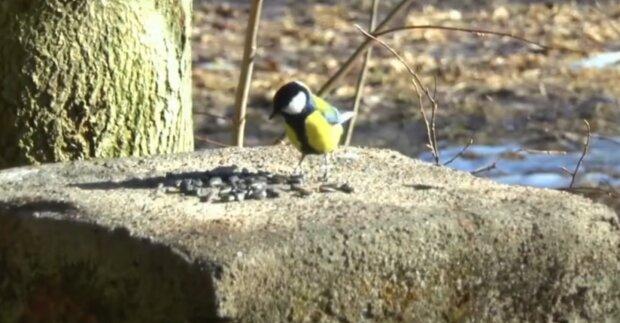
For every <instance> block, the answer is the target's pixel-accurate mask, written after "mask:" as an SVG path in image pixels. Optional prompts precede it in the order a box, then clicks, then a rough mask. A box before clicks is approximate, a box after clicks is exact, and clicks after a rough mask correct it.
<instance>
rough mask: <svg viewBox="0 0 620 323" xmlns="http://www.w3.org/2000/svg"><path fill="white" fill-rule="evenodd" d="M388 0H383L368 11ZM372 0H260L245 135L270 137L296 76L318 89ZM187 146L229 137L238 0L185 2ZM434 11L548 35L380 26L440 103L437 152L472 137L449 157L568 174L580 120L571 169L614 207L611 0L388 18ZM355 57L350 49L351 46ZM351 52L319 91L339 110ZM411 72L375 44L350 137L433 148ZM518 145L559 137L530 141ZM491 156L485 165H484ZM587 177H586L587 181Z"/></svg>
mask: <svg viewBox="0 0 620 323" xmlns="http://www.w3.org/2000/svg"><path fill="white" fill-rule="evenodd" d="M398 2H399V1H394V0H383V1H380V6H379V8H380V9H379V16H378V21H379V22H380V21H381V20H382V19H383V17H385V15H386V14H387V13H388V12H389V11H390V10H391V8H393V7H394V6H395V5H396V4H397V3H398ZM371 3H372V1H370V0H356V1H335V0H324V1H303V2H302V1H287V0H266V1H265V3H264V8H263V14H262V20H261V24H260V29H259V38H258V44H259V45H258V46H259V47H258V57H257V58H256V61H255V69H254V76H253V82H252V88H251V97H250V102H249V107H248V116H247V126H246V145H248V146H259V145H271V144H273V143H274V141H275V140H276V139H277V138H278V137H279V136H280V135H281V134H282V132H283V126H282V124H281V122H280V120H273V121H270V120H268V119H267V117H268V114H269V111H270V109H271V98H272V96H273V94H274V92H275V90H277V89H278V87H279V86H281V85H282V84H283V83H285V82H287V81H289V80H292V79H297V80H301V81H303V82H305V83H306V84H308V85H309V86H310V87H311V88H312V89H314V90H318V89H319V88H320V87H321V85H323V84H324V82H325V81H327V79H328V78H329V77H330V76H331V75H332V74H333V73H334V72H335V71H336V70H337V69H338V67H339V66H340V65H341V64H342V62H344V61H345V60H346V59H347V58H348V57H349V55H350V54H351V53H352V52H353V51H354V50H355V48H357V46H358V45H359V44H360V43H361V42H362V41H363V40H364V36H363V35H361V34H360V33H359V31H357V30H356V28H355V26H354V24H360V25H361V26H363V27H365V28H366V29H367V28H368V21H369V16H370V10H371V9H370V7H371ZM194 9H195V12H194V31H193V37H194V42H193V50H194V58H193V60H194V61H193V77H194V113H195V114H194V119H195V120H194V121H195V126H194V127H195V136H196V148H197V149H204V148H215V147H219V146H222V145H227V144H230V143H231V140H232V133H231V127H232V124H231V120H232V117H233V115H234V108H233V105H234V98H235V89H236V86H237V80H238V77H239V66H240V63H241V57H242V54H243V42H244V33H245V29H246V24H247V17H248V13H249V1H234V0H231V1H200V0H196V1H195V3H194ZM402 25H443V26H453V27H466V28H474V29H490V30H496V31H503V32H510V33H513V34H515V35H519V36H522V37H525V38H527V39H529V40H533V41H536V42H538V43H541V44H545V45H549V46H553V47H557V48H558V49H551V50H544V49H541V48H539V47H536V46H533V45H530V44H527V43H524V42H520V41H518V40H515V39H510V38H506V37H497V36H491V35H486V36H481V35H476V34H471V33H462V32H451V31H440V30H410V31H401V32H398V33H395V34H393V35H389V36H386V37H384V38H383V39H384V40H385V41H386V42H387V43H388V44H390V45H391V46H393V47H394V48H395V49H396V50H397V51H398V52H399V53H400V54H401V55H402V56H403V57H404V58H405V59H406V60H407V61H408V63H409V64H410V65H412V66H413V67H414V68H416V69H417V71H418V73H419V74H420V76H422V77H423V81H424V82H425V84H426V85H427V86H428V87H430V88H431V89H433V88H434V84H435V82H436V97H437V101H438V103H439V110H438V115H437V136H438V141H439V147H440V148H441V150H440V152H441V160H442V161H443V162H445V161H447V160H449V159H450V158H452V157H453V156H454V155H456V154H457V153H458V152H459V151H461V150H462V148H463V146H464V145H466V144H467V143H468V142H469V141H470V140H471V139H473V141H474V144H473V145H472V146H471V147H469V148H468V150H467V151H466V152H465V153H464V154H463V155H462V156H461V157H460V158H458V159H457V160H455V161H454V162H453V163H451V164H450V165H449V166H450V167H454V168H458V169H461V170H465V171H476V170H479V169H481V168H485V167H486V168H491V169H489V170H488V171H484V172H479V173H478V174H477V175H478V176H485V177H491V178H493V179H495V180H497V181H499V182H502V183H507V184H519V185H531V186H537V187H548V188H558V189H561V188H566V187H568V186H569V184H570V181H571V176H570V175H567V174H565V173H564V172H563V171H562V169H561V168H562V167H566V168H567V169H569V170H572V169H574V168H575V164H576V163H577V161H578V159H579V158H580V155H581V152H582V149H583V145H584V141H585V138H586V134H587V131H586V128H585V125H584V122H583V119H586V120H588V121H589V123H590V125H591V127H592V136H591V142H590V151H589V153H588V155H587V156H586V158H585V160H584V163H583V165H582V167H581V169H580V173H579V176H577V181H576V185H575V186H577V187H581V188H582V189H581V192H582V193H585V194H586V195H590V196H594V197H596V198H597V199H599V200H603V201H604V202H605V201H606V202H607V203H608V204H611V205H613V204H614V203H616V208H618V206H617V204H618V203H620V202H618V196H619V195H618V194H617V193H618V191H619V190H620V123H619V122H620V2H619V1H519V0H514V1H507V0H506V1H491V0H487V1H484V0H477V1H474V0H472V1H467V0H466V1H461V0H458V1H457V0H449V1H414V2H413V4H412V5H411V6H410V7H409V9H408V10H407V11H405V12H404V14H403V15H401V16H400V17H399V18H397V19H396V20H395V21H394V22H393V23H392V24H391V26H402ZM360 62H361V59H360ZM359 65H361V64H358V66H357V67H356V68H355V69H354V70H353V71H352V72H351V73H349V74H348V75H347V76H346V77H345V78H344V79H343V80H342V81H341V82H340V83H338V84H337V85H336V87H335V89H334V91H332V92H331V93H330V94H329V95H326V96H325V98H326V99H327V100H328V101H329V102H331V103H333V104H334V105H336V106H338V107H340V108H341V109H345V110H350V109H352V105H353V98H354V95H355V85H356V80H357V77H358V73H359V67H360V66H359ZM417 100H418V99H417V96H416V94H415V93H414V92H413V90H412V88H411V83H410V80H409V75H408V74H407V72H406V71H405V69H404V68H403V67H402V66H401V64H400V63H399V62H398V61H397V60H396V59H395V58H394V57H393V56H392V55H391V54H390V53H389V52H387V51H386V50H384V49H383V48H380V47H377V46H375V50H374V52H373V58H372V60H371V61H370V63H369V72H368V78H367V82H366V87H365V90H364V95H363V99H362V104H361V111H360V114H359V116H358V121H357V127H356V129H355V133H354V135H353V140H352V144H353V145H356V146H370V147H380V148H390V149H394V150H397V151H400V152H401V153H403V154H406V155H408V156H411V157H414V158H422V159H424V160H429V161H430V160H431V155H430V154H429V153H428V150H427V148H426V142H427V139H426V129H425V127H424V123H423V120H422V118H421V115H420V112H419V108H418V103H417ZM524 149H529V150H546V151H563V152H566V154H558V153H551V154H550V153H532V152H525V151H523V150H524ZM490 165H495V167H487V166H490ZM584 187H585V188H595V189H585V188H584Z"/></svg>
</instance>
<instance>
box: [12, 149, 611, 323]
mask: <svg viewBox="0 0 620 323" xmlns="http://www.w3.org/2000/svg"><path fill="white" fill-rule="evenodd" d="M297 158H298V155H297V153H296V152H295V151H293V150H292V149H291V148H290V147H286V146H280V147H269V148H252V149H232V148H231V149H221V150H211V151H205V152H198V153H194V154H183V155H175V156H161V157H155V158H140V159H122V160H101V161H91V162H74V163H65V164H53V165H46V166H37V167H26V168H17V169H9V170H4V171H0V232H1V233H2V235H0V271H4V274H0V277H4V278H0V298H4V299H9V298H8V297H9V296H10V297H11V298H10V300H11V302H5V303H3V305H0V318H3V317H4V318H7V317H8V318H19V317H20V315H22V316H23V315H25V314H24V312H25V311H26V310H28V309H30V308H32V307H33V305H32V304H38V303H37V302H36V301H33V300H32V299H33V297H34V298H35V299H36V297H39V296H33V295H30V294H29V293H31V291H33V290H40V289H43V290H45V291H47V292H46V293H43V295H44V296H47V298H45V297H43V298H44V299H59V297H58V294H60V295H62V298H61V299H63V300H64V299H66V301H65V303H67V304H71V306H73V308H74V310H73V311H72V313H82V314H83V315H91V316H93V317H100V318H101V317H102V318H105V319H112V320H113V319H118V318H130V319H131V318H138V319H148V320H150V321H159V320H164V321H165V320H166V317H165V316H166V313H172V314H170V315H171V316H170V317H172V318H173V319H175V320H188V321H202V320H205V319H208V320H214V319H216V318H219V319H232V320H234V321H247V322H256V321H264V322H275V321H284V320H291V321H304V320H305V321H316V320H323V321H396V320H405V321H463V320H465V321H497V322H504V321H512V320H514V321H524V320H526V321H543V320H548V319H551V320H563V319H567V320H569V321H575V320H579V319H582V320H594V321H600V320H603V319H607V320H610V321H614V320H620V262H619V258H620V234H619V233H620V230H619V228H618V221H617V218H616V215H615V214H614V213H613V212H612V211H611V210H609V209H607V208H606V207H604V206H602V205H598V204H592V203H591V202H589V201H588V200H586V199H584V198H581V197H578V196H573V195H570V194H568V193H563V192H558V191H552V190H541V189H533V188H524V187H510V186H504V185H498V184H495V183H493V182H491V181H488V180H484V179H478V178H475V177H473V176H470V175H469V174H466V173H462V172H457V171H453V170H449V169H446V168H441V167H435V166H432V165H429V164H426V163H422V162H419V161H416V160H412V159H409V158H407V157H405V156H403V155H401V154H399V153H396V152H393V151H389V150H377V149H362V148H349V149H343V150H340V151H338V152H337V153H336V156H335V158H334V168H333V169H332V172H331V174H332V176H331V179H330V181H331V182H336V183H345V182H348V183H349V184H350V186H352V187H353V188H354V192H353V193H350V194H347V193H343V192H331V193H322V192H319V186H320V185H321V184H322V183H321V182H320V180H319V178H320V177H321V174H322V173H321V170H320V164H321V162H322V160H321V158H318V157H316V158H313V157H310V158H308V160H307V162H308V163H307V164H306V165H305V169H306V171H307V172H308V174H307V175H308V176H309V180H308V181H307V182H306V183H305V184H304V186H305V188H306V189H308V190H309V191H311V192H312V194H310V195H308V196H303V197H302V196H301V195H299V194H295V193H294V192H283V194H281V195H280V197H279V198H275V199H264V200H245V201H243V202H229V203H204V202H201V201H200V199H199V198H197V197H191V196H186V195H183V194H177V193H174V192H164V191H163V190H162V189H161V187H160V188H159V189H158V188H157V183H158V181H160V180H161V179H162V178H163V177H164V176H165V174H166V173H167V172H175V173H179V172H187V173H188V174H196V172H204V171H207V170H211V169H214V168H216V167H221V166H231V165H236V166H238V167H239V168H243V167H245V168H248V169H249V170H250V171H258V170H264V171H270V172H275V173H281V174H288V173H290V172H291V171H292V170H293V168H294V166H295V162H296V160H297ZM49 219H54V221H50V220H49ZM55 223H56V224H55ZM47 228H50V229H47ZM69 236H70V237H71V238H62V237H69ZM82 241H83V243H82ZM123 246H126V247H123ZM153 250H155V251H153ZM33 259H34V260H33ZM132 260H135V261H137V262H138V263H146V264H148V265H145V266H138V267H135V266H134V267H132V263H134V262H135V261H132ZM67 264H73V266H70V268H72V270H73V271H74V272H73V274H71V275H67V274H66V271H67V270H68V269H67V268H68V266H67ZM76 264H77V265H76ZM129 267H130V268H131V269H130V268H129ZM32 268H35V269H36V270H34V271H33V270H32ZM41 268H45V270H43V269H41ZM119 272H128V273H129V275H130V277H134V278H135V279H132V280H127V279H124V280H123V278H122V277H123V276H122V275H121V276H119V277H116V276H115V275H113V274H111V273H119ZM6 273H11V275H7V274H6ZM16 273H21V274H20V275H18V274H16ZM37 275H39V276H37ZM7 277H8V278H7ZM41 277H43V278H46V279H43V278H41ZM49 277H53V278H54V279H53V281H54V284H55V285H53V287H54V288H55V289H52V290H54V291H55V292H54V293H56V294H54V293H52V292H49V290H50V287H49V286H47V285H46V283H45V281H48V280H49ZM111 282H114V283H115V284H116V285H113V286H116V287H114V288H112V287H109V285H110V284H111ZM132 282H133V283H132ZM192 282H195V283H194V284H192ZM126 284H133V285H131V288H129V287H127V286H126ZM119 285H120V286H121V287H119ZM42 286H43V287H42ZM76 286H78V287H79V288H78V287H76ZM153 286H155V288H154V287H153ZM120 290H122V292H121V291H120ZM15 291H19V292H15ZM48 294H49V295H48ZM16 295H17V296H16ZM37 295H38V294H37ZM50 295H51V296H50ZM54 295H56V296H54ZM84 295H99V296H98V297H91V298H92V299H88V302H86V301H84V299H85V296H84ZM110 295H113V296H110ZM52 296H54V297H52ZM127 299H129V300H132V302H126V300H127ZM145 299H148V301H146V300H145ZM102 300H105V302H103V301H102ZM141 300H142V301H141ZM101 303H103V304H104V305H101ZM6 304H9V305H6ZM63 304H64V303H63ZM67 306H68V305H67ZM149 307H152V308H153V316H152V317H149V316H148V315H149V311H148V308H149ZM56 308H58V306H56ZM162 308H165V309H168V310H167V311H164V310H162ZM75 309H79V311H78V310H75ZM136 313H139V314H136ZM52 314H53V315H59V314H57V313H55V312H50V314H49V315H52ZM173 314H174V316H173ZM123 315H124V316H123ZM85 317H88V316H85Z"/></svg>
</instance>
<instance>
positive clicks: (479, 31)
mask: <svg viewBox="0 0 620 323" xmlns="http://www.w3.org/2000/svg"><path fill="white" fill-rule="evenodd" d="M412 29H435V30H446V31H459V32H466V33H471V34H476V35H480V36H482V35H495V36H501V37H508V38H512V39H516V40H519V41H522V42H524V43H528V44H532V45H535V46H538V47H540V48H542V49H544V50H550V49H557V50H564V51H570V52H577V53H582V54H583V53H586V51H582V50H575V49H570V48H565V47H560V46H548V45H543V44H541V43H538V42H535V41H533V40H529V39H527V38H524V37H521V36H517V35H515V34H512V33H507V32H501V31H494V30H485V29H473V28H461V27H449V26H440V25H411V26H401V27H396V28H391V29H387V30H383V31H379V32H377V33H375V34H374V35H375V37H381V36H384V35H387V34H391V33H395V32H398V31H403V30H412Z"/></svg>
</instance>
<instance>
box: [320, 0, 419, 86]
mask: <svg viewBox="0 0 620 323" xmlns="http://www.w3.org/2000/svg"><path fill="white" fill-rule="evenodd" d="M411 2H413V0H403V1H401V2H400V3H399V4H398V5H396V7H394V9H392V11H391V12H390V13H389V14H388V15H387V16H386V17H385V19H383V21H382V22H381V23H380V24H379V25H378V26H377V28H376V30H377V31H381V30H384V29H385V27H386V26H387V25H388V24H389V23H390V22H392V20H394V18H395V17H397V16H398V14H399V13H400V12H401V11H402V10H403V9H405V8H407V7H408V5H409V4H411ZM371 43H372V40H371V39H366V41H364V42H363V43H362V44H361V45H360V46H359V47H357V49H356V50H355V52H353V54H352V55H351V56H350V57H349V58H348V59H347V60H346V61H345V62H344V63H343V64H342V66H341V67H340V69H339V70H338V71H336V73H334V75H332V77H331V78H330V79H329V80H327V82H325V84H324V85H323V87H321V89H320V90H319V91H318V92H317V94H318V95H319V96H323V95H325V94H327V92H329V91H330V90H331V89H332V88H333V87H334V85H335V84H336V83H337V82H338V81H340V79H341V78H342V77H343V76H344V75H345V74H346V73H347V72H349V70H351V67H353V63H354V62H355V61H356V60H357V58H358V57H360V56H361V55H362V54H363V53H364V51H365V50H366V48H368V46H370V44H371Z"/></svg>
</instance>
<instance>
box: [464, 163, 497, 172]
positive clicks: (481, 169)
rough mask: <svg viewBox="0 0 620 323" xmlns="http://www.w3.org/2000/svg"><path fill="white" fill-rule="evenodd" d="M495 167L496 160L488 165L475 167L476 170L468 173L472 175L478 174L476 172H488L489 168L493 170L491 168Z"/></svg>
mask: <svg viewBox="0 0 620 323" xmlns="http://www.w3.org/2000/svg"><path fill="white" fill-rule="evenodd" d="M495 168H497V161H494V162H493V163H492V164H491V165H489V166H484V167H481V168H478V169H476V170H473V171H471V172H470V174H472V175H478V174H480V173H484V172H488V171H490V170H493V169H495Z"/></svg>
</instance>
